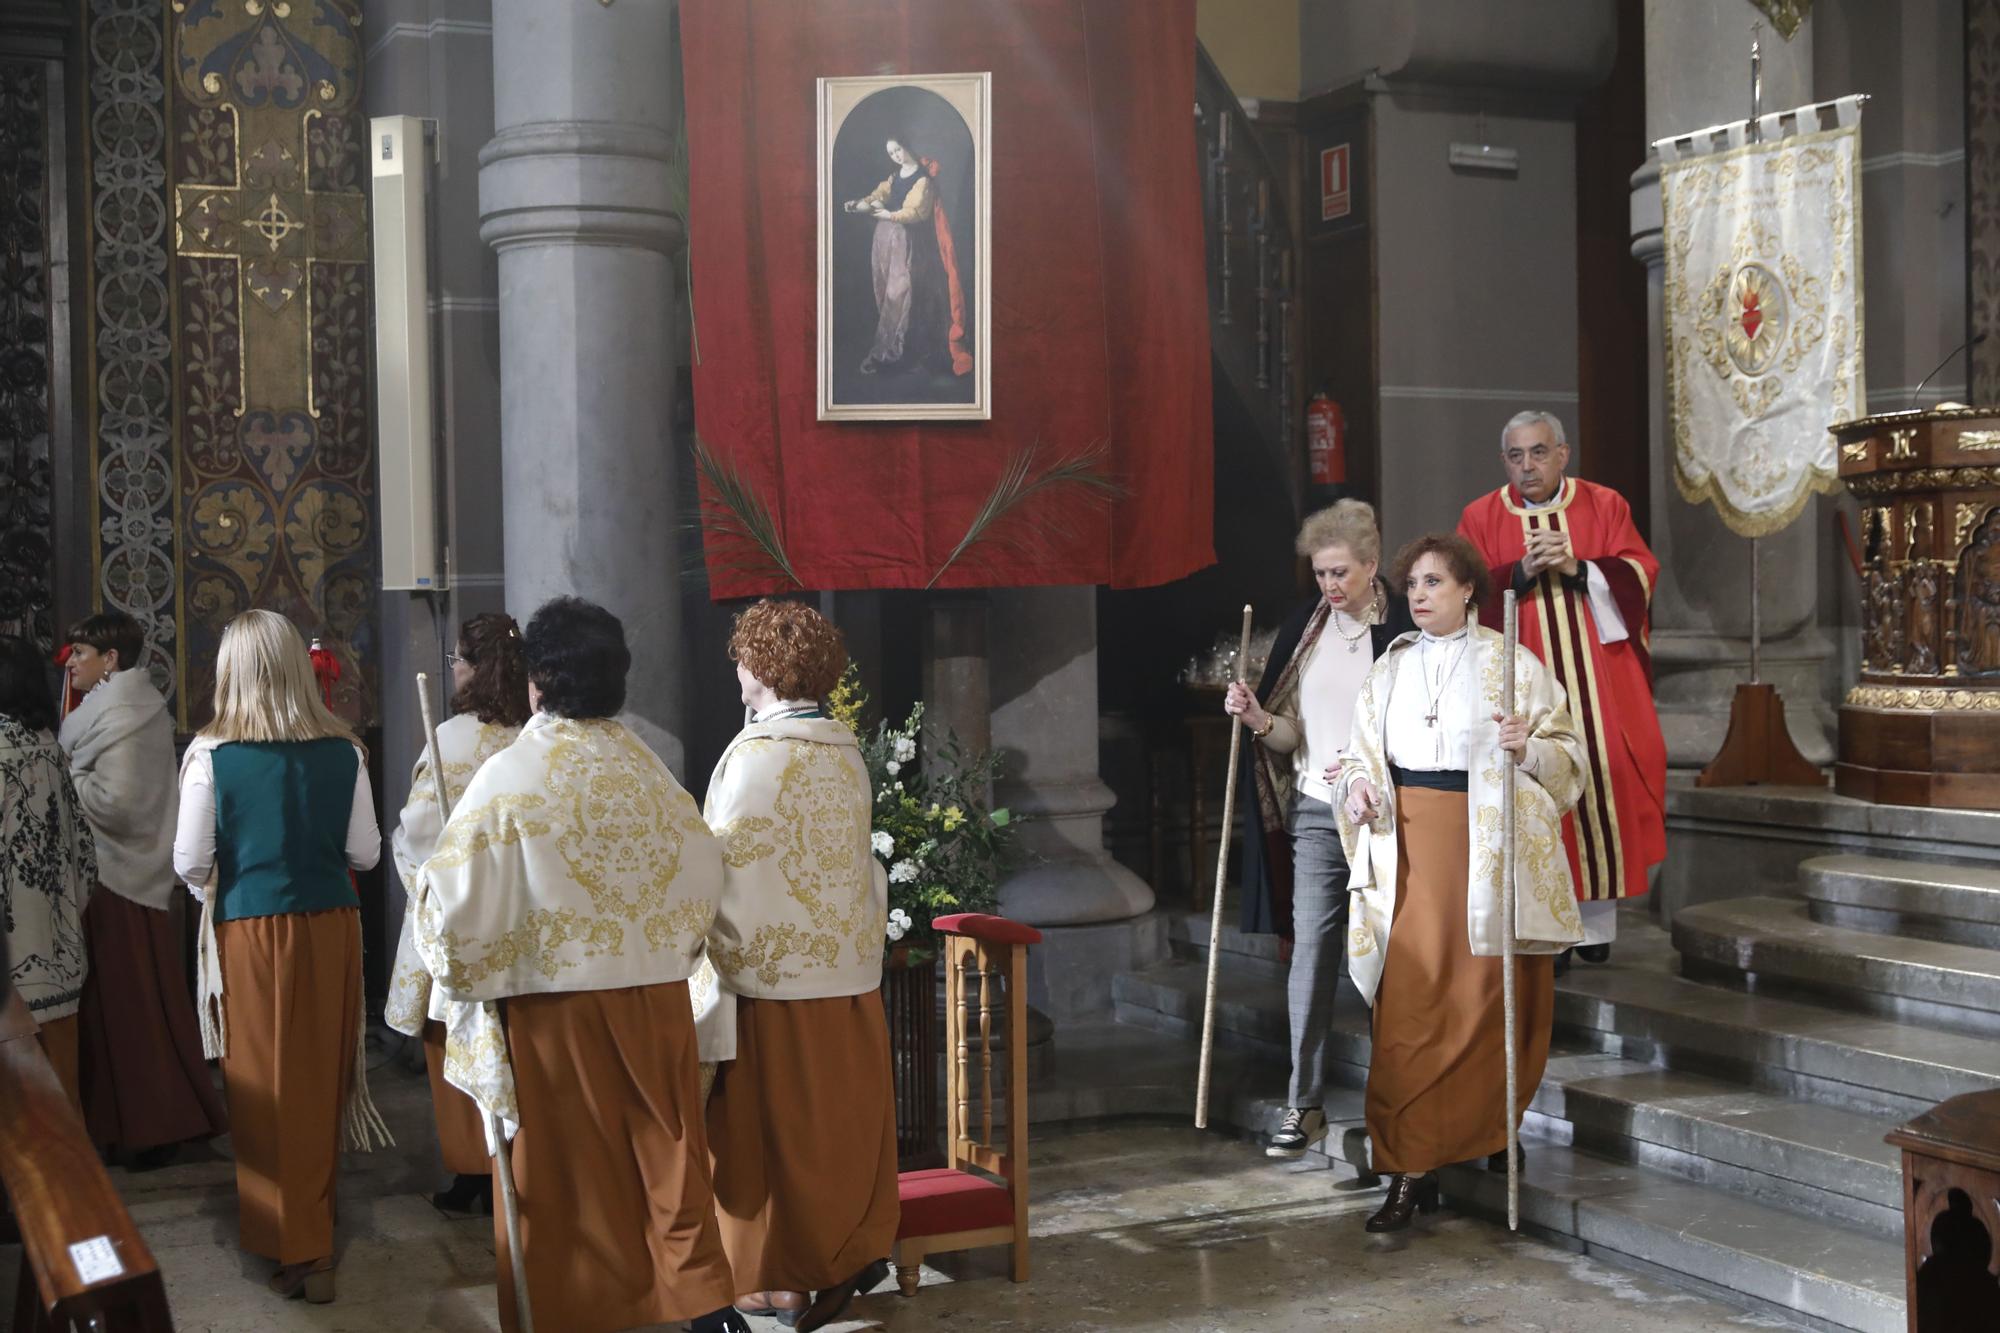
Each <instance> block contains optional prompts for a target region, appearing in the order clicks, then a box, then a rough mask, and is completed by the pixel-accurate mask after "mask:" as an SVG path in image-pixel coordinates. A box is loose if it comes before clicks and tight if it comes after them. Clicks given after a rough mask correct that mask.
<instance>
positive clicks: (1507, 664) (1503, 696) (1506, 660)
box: [1500, 588, 1521, 1231]
mask: <svg viewBox="0 0 2000 1333" xmlns="http://www.w3.org/2000/svg"><path fill="white" fill-rule="evenodd" d="M1501 606H1502V607H1503V608H1504V610H1505V613H1506V625H1507V630H1506V635H1507V639H1506V645H1505V647H1504V650H1503V652H1504V655H1503V657H1502V659H1501V663H1502V675H1501V680H1502V681H1503V683H1502V685H1501V686H1500V712H1501V715H1502V716H1504V717H1508V718H1512V717H1513V716H1514V650H1515V649H1516V648H1517V647H1519V646H1520V642H1521V619H1520V614H1521V613H1520V608H1519V607H1517V606H1516V605H1515V604H1514V590H1513V589H1512V588H1509V589H1508V590H1507V592H1506V595H1505V597H1504V598H1503V599H1502V602H1501ZM1507 758H1508V762H1507V763H1506V764H1504V765H1502V767H1503V768H1504V769H1505V770H1506V773H1507V785H1506V786H1504V787H1502V788H1501V789H1500V1009H1501V1013H1502V1014H1503V1015H1504V1017H1505V1021H1506V1024H1507V1041H1506V1047H1507V1229H1508V1230H1509V1231H1519V1230H1520V1229H1521V1162H1520V1148H1521V1138H1520V1124H1519V1121H1518V1119H1517V1117H1516V1111H1515V1108H1516V1107H1518V1106H1519V1105H1520V1103H1519V1102H1518V1101H1517V1100H1516V1094H1515V1086H1516V1084H1517V1083H1518V1082H1519V1079H1520V1073H1519V1069H1520V1055H1519V1053H1518V1052H1517V1051H1516V1049H1515V1047H1516V1045H1517V1042H1516V1040H1515V1035H1514V780H1515V772H1514V769H1515V765H1514V763H1513V762H1512V761H1513V756H1512V755H1509V756H1507Z"/></svg>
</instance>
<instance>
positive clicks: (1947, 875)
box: [1799, 854, 2000, 949]
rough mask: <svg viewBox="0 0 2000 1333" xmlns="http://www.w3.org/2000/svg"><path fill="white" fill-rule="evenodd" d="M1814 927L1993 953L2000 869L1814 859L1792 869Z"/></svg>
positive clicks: (1999, 944) (1998, 930)
mask: <svg viewBox="0 0 2000 1333" xmlns="http://www.w3.org/2000/svg"><path fill="white" fill-rule="evenodd" d="M1799 893H1800V895H1801V896H1802V897H1804V898H1805V900H1806V902H1807V905H1808V908H1807V910H1808V911H1809V912H1810V913H1811V915H1812V918H1813V920H1815V921H1818V922H1821V923H1822V924H1825V925H1830V926H1844V927H1848V928H1850V929H1855V930H1867V931H1873V932H1875V933H1877V934H1885V935H1899V936H1905V937H1910V936H1914V937H1916V938H1919V939H1928V940H1939V941H1942V942H1944V943H1948V944H1966V945H1972V946H1975V947H1977V948H1982V949H2000V870H1996V869H1993V868H1991V867H1988V866H1962V865H1948V864H1943V863H1940V862H1934V861H1902V860H1896V859H1893V858H1891V857H1885V856H1856V855H1846V854H1843V855H1837V856H1816V857H1813V858H1812V859H1811V860H1808V861H1805V862H1802V863H1801V864H1800V866H1799Z"/></svg>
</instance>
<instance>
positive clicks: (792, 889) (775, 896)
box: [703, 601, 900, 1330]
mask: <svg viewBox="0 0 2000 1333" xmlns="http://www.w3.org/2000/svg"><path fill="white" fill-rule="evenodd" d="M729 655H730V657H731V658H733V659H735V662H736V680H737V684H738V685H739V686H740V687H741V689H742V692H743V704H744V706H745V707H746V708H748V709H750V710H751V719H750V723H749V725H747V726H745V727H744V728H743V730H742V731H741V732H739V733H738V734H737V736H736V739H735V740H733V741H731V742H730V743H729V748H728V749H726V750H724V751H723V752H722V758H721V760H720V761H719V762H718V763H717V764H716V766H715V775H714V776H713V777H712V778H710V779H709V784H708V804H707V807H706V809H705V810H704V811H703V813H704V815H705V816H706V817H707V819H708V824H709V827H710V828H711V829H713V830H714V831H715V836H716V837H718V838H720V839H721V840H722V843H723V846H725V847H726V848H728V849H729V854H728V855H727V856H726V857H725V858H724V869H723V891H722V903H721V906H720V907H719V908H718V909H717V911H716V915H715V924H714V925H713V926H711V927H709V932H708V952H709V957H710V958H711V959H713V960H714V962H715V967H716V970H717V972H719V973H720V974H721V979H722V989H723V992H724V995H723V1002H724V1003H725V1004H726V1005H733V1006H734V1017H735V1023H736V1054H735V1059H733V1060H732V1061H731V1062H729V1063H728V1064H725V1065H723V1066H722V1068H721V1071H720V1072H719V1073H718V1074H717V1075H716V1080H715V1095H714V1097H713V1098H711V1099H710V1101H709V1104H708V1136H709V1143H710V1145H711V1147H712V1148H713V1150H714V1157H715V1203H716V1209H717V1211H718V1212H719V1213H720V1214H721V1216H722V1243H723V1246H724V1248H726V1249H727V1250H728V1252H729V1264H730V1267H731V1269H732V1270H734V1272H735V1274H736V1280H737V1283H738V1284H739V1286H740V1287H741V1288H742V1289H743V1291H744V1293H746V1294H743V1295H739V1296H738V1297H737V1304H738V1307H739V1308H741V1309H743V1310H746V1311H749V1312H752V1313H756V1312H759V1311H775V1312H781V1314H782V1312H797V1315H796V1317H797V1321H798V1322H797V1327H798V1328H799V1329H801V1330H811V1329H816V1328H819V1327H821V1326H822V1325H824V1324H827V1323H830V1322H832V1321H833V1320H835V1319H838V1318H840V1317H841V1315H842V1314H843V1313H845V1311H846V1309H847V1304H848V1302H849V1301H850V1300H852V1299H853V1297H854V1296H855V1294H856V1293H858V1292H864V1291H867V1290H868V1289H869V1288H870V1287H873V1286H874V1285H875V1284H876V1283H878V1282H880V1281H881V1280H882V1279H883V1278H884V1277H887V1276H888V1269H887V1265H886V1264H885V1263H883V1258H884V1256H886V1255H887V1254H888V1253H889V1251H890V1250H891V1249H892V1248H893V1247H894V1245H895V1242H896V1223H897V1220H898V1216H899V1212H900V1208H899V1204H898V1202H897V1196H896V1107H895V1085H894V1081H893V1078H892V1076H891V1073H890V1068H889V1036H888V1031H889V1030H888V1026H887V1020H886V1019H885V1018H884V1017H883V1014H882V950H883V946H884V944H885V942H886V940H887V937H888V919H889V881H888V877H887V876H886V874H885V873H884V872H883V870H882V863H881V862H880V861H878V860H876V859H875V857H874V855H873V854H872V853H871V852H870V850H869V837H870V829H871V824H872V818H873V811H874V802H873V800H872V799H871V792H870V788H869V783H868V766H867V764H866V763H865V762H864V761H863V760H862V758H861V749H860V745H859V742H858V741H857V740H856V738H855V735H854V733H853V732H852V731H850V730H848V729H847V727H846V726H845V725H843V724H842V723H840V722H839V721H836V720H835V719H833V718H831V717H828V716H827V715H826V713H825V712H824V711H823V710H822V708H821V701H822V700H824V699H825V698H826V696H827V694H828V693H829V692H830V691H831V690H832V689H833V687H834V685H835V684H837V683H838V682H839V680H840V673H841V672H842V671H843V670H844V669H845V668H846V666H847V648H846V646H845V644H844V643H843V642H842V641H841V635H840V631H839V630H838V629H836V628H835V627H834V625H833V624H832V623H831V622H830V621H828V620H827V619H826V618H825V617H824V616H822V615H820V613H819V612H817V611H815V610H813V609H812V608H811V607H809V606H806V605H805V604H803V603H801V602H792V601H762V602H759V603H757V604H756V605H755V606H753V607H751V608H750V609H749V610H747V611H745V612H743V613H742V614H741V615H739V616H738V617H737V618H736V628H735V630H734V632H733V633H732V634H731V635H730V636H729ZM781 940H782V941H786V942H787V943H786V944H783V945H774V944H773V941H781ZM806 1089H809V1090H811V1096H812V1112H811V1114H801V1111H800V1101H799V1098H800V1092H801V1090H806Z"/></svg>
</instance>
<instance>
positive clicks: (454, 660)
mask: <svg viewBox="0 0 2000 1333" xmlns="http://www.w3.org/2000/svg"><path fill="white" fill-rule="evenodd" d="M451 688H452V696H451V712H452V716H451V717H450V718H449V719H448V720H446V721H445V722H444V723H442V724H441V725H440V726H439V727H438V732H437V743H438V755H439V759H440V762H442V764H443V765H444V787H445V795H446V797H447V798H448V799H450V800H451V801H452V802H453V803H454V804H455V803H456V802H457V801H458V798H459V797H461V796H463V795H464V794H465V785H466V784H467V783H468V782H471V781H472V775H473V774H474V773H477V772H478V771H479V766H480V765H481V764H484V763H485V762H486V761H487V760H488V759H491V758H492V757H493V756H494V755H496V754H499V753H500V752H501V751H502V750H504V749H506V748H507V747H508V746H509V745H512V744H513V743H514V738H515V737H516V736H518V735H520V734H521V727H522V724H524V723H525V722H527V720H528V712H529V710H528V669H527V667H526V666H525V665H524V664H523V663H522V661H521V629H520V626H518V625H516V624H515V623H514V617H512V616H510V615H507V614H506V613H505V612H501V611H489V612H486V613H485V614H484V615H477V616H474V617H472V618H471V619H470V620H468V621H466V622H465V623H464V624H463V625H460V626H459V627H458V648H457V650H456V651H455V652H453V653H452V655H451ZM443 831H444V817H443V812H442V811H440V810H439V809H438V803H437V785H436V783H435V782H433V781H432V779H431V764H430V750H429V747H426V748H425V749H424V750H423V751H421V752H419V753H418V755H417V762H416V766H415V767H414V768H413V769H412V770H411V772H410V795H409V799H408V800H406V801H405V802H404V803H403V815H402V818H401V819H400V820H398V821H397V824H396V832H395V834H394V835H393V836H392V837H391V838H390V847H391V849H392V850H393V851H394V853H395V857H396V873H397V874H399V875H401V876H402V878H403V888H404V891H405V892H410V891H412V890H414V889H415V887H416V883H417V871H418V870H419V869H420V868H421V867H422V866H423V864H424V862H425V861H427V860H429V859H430V856H431V853H432V852H434V851H436V850H437V842H438V834H440V833H442V832H443ZM414 916H415V913H414V912H412V911H409V910H407V909H406V910H405V911H404V913H403V935H402V939H401V940H399V941H398V942H397V944H396V966H395V969H394V970H393V971H392V972H391V973H390V981H389V1003H388V1007H387V1009H386V1010H385V1011H384V1013H383V1016H382V1017H383V1021H384V1022H386V1023H388V1025H389V1026H390V1027H392V1028H394V1029H396V1031H398V1032H400V1033H402V1034H404V1035H405V1036H409V1037H420V1038H422V1039H423V1043H424V1064H425V1065H426V1067H428V1069H429V1071H430V1078H431V1112H432V1114H433V1115H434V1116H435V1117H436V1119H437V1131H438V1155H439V1156H440V1157H442V1158H443V1159H444V1169H445V1170H447V1171H449V1172H451V1173H452V1174H453V1176H454V1177H456V1179H454V1180H453V1182H452V1186H451V1188H450V1189H448V1190H445V1191H443V1192H442V1193H439V1194H434V1195H432V1196H431V1202H432V1203H433V1204H434V1205H436V1206H437V1207H438V1208H440V1209H442V1210H444V1211H446V1212H454V1213H471V1212H488V1213H490V1212H492V1211H493V1175H492V1170H493V1160H492V1158H490V1157H488V1156H487V1155H486V1130H485V1127H484V1126H482V1125H481V1124H480V1119H479V1107H478V1106H477V1105H475V1104H474V1103H473V1101H472V1099H471V1098H470V1097H468V1096H466V1095H465V1094H464V1093H462V1092H460V1091H459V1090H458V1089H457V1088H454V1087H452V1086H451V1084H450V1083H448V1082H446V1081H445V1076H444V1047H445V1035H444V1034H445V1025H444V1019H445V1017H446V1014H445V1009H444V1000H443V997H442V996H440V997H438V1003H437V1004H436V1005H435V1006H433V1004H432V999H431V974H430V973H428V972H426V971H425V970H424V960H423V959H421V958H419V957H418V956H417V946H416V941H415V940H414V939H413V938H412V935H411V930H410V927H411V923H412V919H413V917H414Z"/></svg>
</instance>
